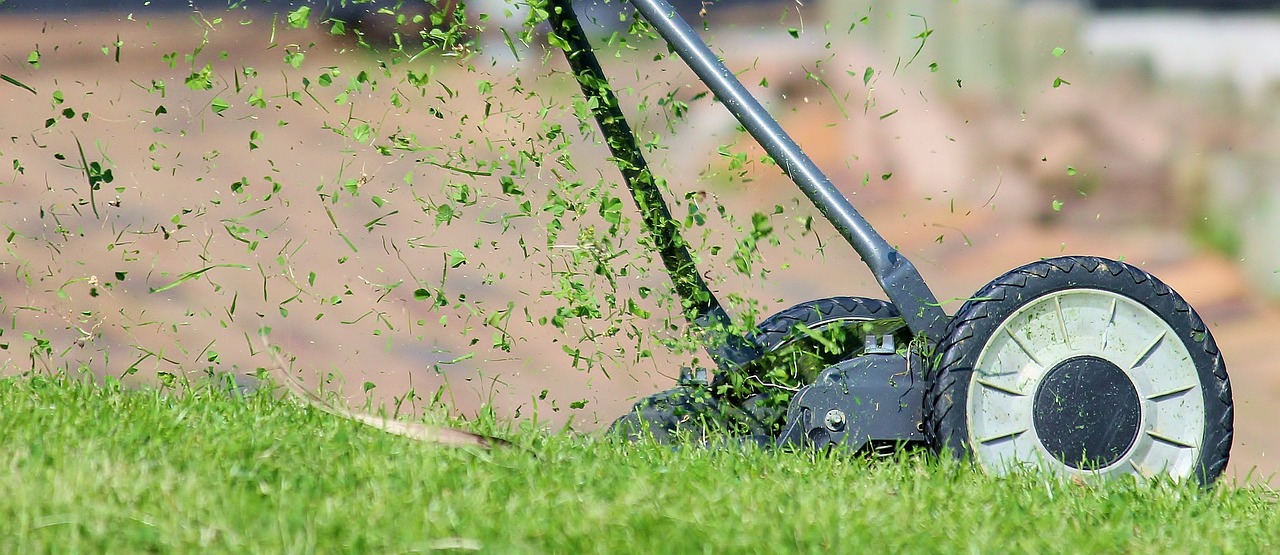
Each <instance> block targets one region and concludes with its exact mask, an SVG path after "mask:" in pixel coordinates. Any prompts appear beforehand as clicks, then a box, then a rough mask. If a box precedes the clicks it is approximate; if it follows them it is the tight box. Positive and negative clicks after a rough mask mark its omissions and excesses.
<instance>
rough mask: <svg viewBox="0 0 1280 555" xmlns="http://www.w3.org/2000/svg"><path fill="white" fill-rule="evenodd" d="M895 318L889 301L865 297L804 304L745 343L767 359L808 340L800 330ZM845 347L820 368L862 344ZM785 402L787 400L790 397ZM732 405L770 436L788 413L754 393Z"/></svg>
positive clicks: (720, 377) (720, 379)
mask: <svg viewBox="0 0 1280 555" xmlns="http://www.w3.org/2000/svg"><path fill="white" fill-rule="evenodd" d="M898 317H899V314H898V309H897V307H895V306H893V305H892V304H890V303H889V302H888V301H882V300H880V299H872V298H867V297H828V298H824V299H815V300H811V301H805V302H802V303H800V304H797V305H795V306H792V307H791V308H788V309H786V310H783V311H781V312H777V313H775V314H773V315H772V316H769V317H768V318H765V319H764V321H762V322H760V324H759V325H757V326H756V328H757V330H758V331H757V332H756V333H755V334H753V335H752V336H750V337H749V338H748V340H749V341H751V342H752V343H754V344H755V345H756V347H757V348H759V350H760V352H761V353H764V354H765V355H768V354H769V353H774V352H777V351H780V350H782V349H784V348H786V347H788V346H791V345H792V344H794V343H795V342H796V341H797V340H802V339H804V338H806V337H808V334H806V333H803V332H800V331H799V329H800V328H805V329H807V330H809V331H810V332H822V331H824V330H829V329H831V328H832V327H833V326H847V325H853V324H856V323H859V322H871V321H875V320H890V319H894V318H898ZM906 333H907V332H906V328H905V327H903V328H901V330H900V332H899V333H898V335H899V339H900V340H904V341H906V340H909V339H910V338H909V336H908V335H906ZM846 347H848V348H849V351H848V352H823V353H822V354H821V355H820V357H821V358H822V359H824V360H823V362H822V363H821V364H820V367H821V368H825V367H827V366H831V365H834V364H837V363H839V362H841V361H843V360H845V359H847V358H849V357H850V356H853V355H854V354H856V353H858V352H861V349H862V347H863V343H862V342H861V341H858V342H857V344H856V345H847V346H846ZM762 358H767V356H766V357H762ZM819 369H820V368H819ZM815 377H816V376H815ZM811 378H812V377H811ZM726 379H727V375H726V374H723V373H721V374H717V375H716V380H715V381H714V382H713V383H712V387H713V389H714V388H719V387H720V386H722V385H724V384H725V380H726ZM802 385H804V384H802ZM786 399H787V400H789V399H790V397H789V396H788V397H787V398H786ZM731 401H734V402H737V404H738V406H740V407H741V408H742V409H743V410H744V411H745V412H746V414H747V415H748V416H749V417H750V421H751V422H752V424H753V426H761V427H763V428H764V429H765V430H768V431H769V432H770V433H773V432H777V431H779V430H780V428H781V426H782V420H783V418H784V417H785V416H786V413H787V404H788V403H787V402H781V403H779V402H777V401H778V400H777V399H773V398H772V397H771V396H769V395H765V394H760V393H757V394H754V395H750V396H748V397H746V398H744V399H731Z"/></svg>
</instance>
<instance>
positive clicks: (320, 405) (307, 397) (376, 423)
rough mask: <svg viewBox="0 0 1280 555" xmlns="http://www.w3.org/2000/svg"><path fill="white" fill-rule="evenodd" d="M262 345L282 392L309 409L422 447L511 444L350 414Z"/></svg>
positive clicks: (277, 352) (268, 344) (267, 343)
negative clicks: (418, 443)
mask: <svg viewBox="0 0 1280 555" xmlns="http://www.w3.org/2000/svg"><path fill="white" fill-rule="evenodd" d="M261 338H262V344H263V346H264V347H266V351H267V353H268V354H270V356H271V359H272V361H273V362H274V363H275V364H273V365H272V366H271V367H270V368H269V369H268V370H269V371H270V372H271V373H272V374H275V375H277V376H278V377H279V378H281V381H283V382H284V384H285V387H286V389H288V391H289V394H290V396H291V397H293V398H294V400H296V401H298V402H300V403H302V404H304V405H310V406H312V407H315V408H317V409H320V410H322V411H324V412H327V413H329V414H332V415H334V416H337V417H340V418H345V419H347V420H354V421H356V422H359V423H361V424H364V425H366V426H370V427H373V428H377V429H379V430H382V431H384V432H386V433H389V434H394V435H398V436H401V437H407V438H409V439H413V440H417V441H422V442H425V443H435V444H439V445H445V446H448V447H479V448H481V449H492V448H493V447H508V446H510V445H511V442H509V441H507V440H505V439H501V438H496V437H490V436H486V435H481V434H476V433H472V432H468V431H465V430H459V429H457V428H450V427H447V426H432V425H429V424H423V423H420V422H405V421H402V420H392V419H390V418H386V417H383V416H376V415H373V414H369V413H367V412H359V411H354V410H351V409H350V408H347V407H341V406H338V405H336V404H334V403H333V402H332V401H330V400H329V399H326V398H324V397H323V396H321V395H320V394H318V393H316V392H314V391H311V390H310V389H307V387H306V386H305V385H303V384H302V382H301V381H299V380H298V378H296V377H294V375H293V373H292V372H290V371H289V368H290V367H291V366H292V364H290V363H288V362H286V361H285V359H284V357H283V356H282V355H281V354H280V349H277V348H276V347H274V346H273V345H271V342H270V341H268V340H267V336H266V335H262V336H261Z"/></svg>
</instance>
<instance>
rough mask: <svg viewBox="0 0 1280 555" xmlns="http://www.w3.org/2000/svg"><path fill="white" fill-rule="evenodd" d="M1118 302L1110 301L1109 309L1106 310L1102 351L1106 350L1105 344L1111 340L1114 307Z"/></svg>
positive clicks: (1114, 320)
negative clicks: (1105, 326)
mask: <svg viewBox="0 0 1280 555" xmlns="http://www.w3.org/2000/svg"><path fill="white" fill-rule="evenodd" d="M1118 304H1119V302H1118V301H1117V299H1115V298H1112V299H1111V308H1110V309H1108V310H1107V328H1106V329H1105V330H1103V331H1102V350H1103V351H1106V350H1107V342H1108V341H1110V340H1111V329H1112V328H1113V327H1115V325H1116V307H1117V306H1118Z"/></svg>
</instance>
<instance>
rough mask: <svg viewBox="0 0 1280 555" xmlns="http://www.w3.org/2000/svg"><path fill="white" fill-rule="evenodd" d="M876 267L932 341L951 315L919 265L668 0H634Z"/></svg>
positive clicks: (916, 327)
mask: <svg viewBox="0 0 1280 555" xmlns="http://www.w3.org/2000/svg"><path fill="white" fill-rule="evenodd" d="M629 1H630V2H631V4H632V5H633V6H635V8H636V11H638V12H640V14H641V15H642V16H644V18H645V20H647V21H648V22H649V23H650V24H651V25H653V27H654V28H655V29H656V30H657V31H658V34H660V35H662V38H663V39H665V40H666V41H667V43H668V44H670V45H671V48H672V50H673V51H675V53H676V54H677V55H679V56H680V58H681V59H682V60H684V62H685V63H686V64H687V65H688V66H689V67H690V68H691V69H693V72H694V73H695V74H697V75H698V78H700V79H701V80H702V82H703V83H705V84H706V85H707V88H708V89H710V90H711V92H712V94H714V95H715V96H716V98H718V99H719V100H720V102H721V103H722V104H724V105H725V107H726V108H728V109H729V112H731V113H732V114H733V116H734V117H735V118H737V119H738V122H739V123H741V124H742V126H743V127H745V128H746V130H747V132H748V133H750V134H751V136H752V137H754V138H755V140H756V142H758V143H760V146H762V147H764V149H765V152H767V153H768V154H769V156H771V157H772V158H773V159H774V161H776V162H777V163H778V167H780V168H782V171H783V172H784V173H786V175H787V176H788V177H790V178H791V180H792V181H793V182H794V183H795V184H796V186H797V187H799V188H800V190H801V191H803V192H804V194H805V196H807V197H809V200H810V201H812V202H813V204H814V205H815V206H817V207H818V210H819V211H821V212H822V215H823V216H825V217H826V218H827V221H830V222H831V225H833V226H835V228H836V231H839V232H840V235H841V236H843V237H844V239H845V241H847V242H848V243H849V245H850V246H852V247H853V250H855V251H857V253H858V255H859V256H860V257H862V260H863V262H865V263H866V264H867V267H868V268H870V270H871V273H872V275H874V276H875V278H876V281H877V282H879V283H880V287H881V289H883V290H884V292H885V294H886V295H888V297H889V301H890V302H892V303H893V304H894V305H895V306H897V307H898V311H899V312H900V313H901V314H902V317H903V319H904V320H906V324H907V327H908V328H910V330H911V332H912V333H913V334H914V335H917V336H924V338H925V340H926V341H927V342H928V343H929V344H930V345H936V344H937V342H938V341H939V340H941V338H942V333H943V331H944V328H945V327H946V325H947V321H948V317H947V315H946V313H945V312H944V311H943V310H942V306H941V305H940V304H938V300H937V297H935V296H934V294H933V291H931V290H930V289H929V286H928V284H926V283H925V281H924V277H922V276H921V275H920V272H919V270H917V269H916V267H915V265H914V264H912V263H911V261H910V260H907V257H905V256H903V255H902V254H901V253H900V252H898V250H897V249H895V248H894V247H893V246H891V245H890V244H889V242H888V241H885V239H884V237H882V236H881V235H880V234H879V233H877V232H876V230H875V229H874V228H872V227H871V224H870V223H869V222H867V220H866V218H863V217H862V215H861V214H859V213H858V211H857V209H855V208H854V207H853V204H852V203H850V202H849V199H848V198H846V197H845V196H844V195H843V194H841V193H840V191H839V190H838V189H836V187H835V185H833V184H832V183H831V180H830V179H828V178H827V176H826V175H824V174H823V173H822V170H821V169H819V168H818V166H817V164H814V162H813V160H811V159H810V158H809V156H808V155H806V154H805V153H804V151H803V150H801V149H800V147H799V145H797V144H796V142H795V141H794V140H792V138H791V137H790V136H789V135H787V132H786V131H784V130H783V129H782V127H781V126H780V125H778V122H777V121H776V120H774V119H773V117H772V116H770V115H769V113H768V112H767V111H766V110H765V109H764V106H762V105H761V104H760V102H759V101H758V100H756V98H755V97H754V96H752V95H751V93H750V92H748V91H747V89H746V87H744V86H743V85H742V82H741V81H739V80H738V78H737V77H735V76H734V75H733V73H732V72H731V71H729V68H727V67H725V65H724V63H723V62H721V61H720V59H719V57H717V56H716V55H715V53H713V52H712V51H711V48H709V47H708V46H707V44H706V43H705V42H703V40H702V38H701V37H699V36H698V34H697V33H696V32H695V31H694V30H693V28H692V27H690V26H689V24H688V22H686V21H685V20H684V18H682V17H681V16H680V14H679V13H677V12H676V10H675V8H674V7H672V6H671V4H670V3H669V2H667V1H666V0H629Z"/></svg>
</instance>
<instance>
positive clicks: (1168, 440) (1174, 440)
mask: <svg viewBox="0 0 1280 555" xmlns="http://www.w3.org/2000/svg"><path fill="white" fill-rule="evenodd" d="M1147 435H1149V436H1151V439H1154V440H1156V441H1159V442H1162V443H1168V444H1169V445H1174V446H1177V447H1185V448H1187V449H1195V448H1196V444H1194V443H1191V442H1188V441H1183V440H1181V439H1177V438H1173V437H1169V436H1167V435H1165V434H1162V433H1160V432H1157V431H1155V430H1147Z"/></svg>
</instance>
